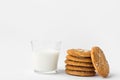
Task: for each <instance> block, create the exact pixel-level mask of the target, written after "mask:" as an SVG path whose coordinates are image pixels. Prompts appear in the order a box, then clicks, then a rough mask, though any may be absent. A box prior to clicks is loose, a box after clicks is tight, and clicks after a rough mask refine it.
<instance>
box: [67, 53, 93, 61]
mask: <svg viewBox="0 0 120 80" xmlns="http://www.w3.org/2000/svg"><path fill="white" fill-rule="evenodd" d="M66 58H67V59H68V60H72V61H78V62H92V60H91V58H89V57H75V56H71V55H67V56H66Z"/></svg>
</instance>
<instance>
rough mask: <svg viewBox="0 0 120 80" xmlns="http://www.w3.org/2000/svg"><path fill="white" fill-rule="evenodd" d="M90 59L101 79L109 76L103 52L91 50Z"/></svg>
mask: <svg viewBox="0 0 120 80" xmlns="http://www.w3.org/2000/svg"><path fill="white" fill-rule="evenodd" d="M91 59H92V63H93V66H94V67H95V69H96V71H97V72H98V74H99V75H100V76H102V77H107V76H108V74H109V65H108V62H107V60H106V58H105V55H104V53H103V51H102V50H101V49H100V48H99V47H93V48H92V50H91Z"/></svg>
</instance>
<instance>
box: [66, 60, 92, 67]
mask: <svg viewBox="0 0 120 80" xmlns="http://www.w3.org/2000/svg"><path fill="white" fill-rule="evenodd" d="M65 63H66V64H68V65H73V66H84V67H93V64H92V63H87V62H76V61H71V60H65Z"/></svg>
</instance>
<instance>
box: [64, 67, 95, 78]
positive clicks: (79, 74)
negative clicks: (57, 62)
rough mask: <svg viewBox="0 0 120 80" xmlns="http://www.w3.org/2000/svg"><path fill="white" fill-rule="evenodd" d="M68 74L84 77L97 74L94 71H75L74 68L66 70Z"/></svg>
mask: <svg viewBox="0 0 120 80" xmlns="http://www.w3.org/2000/svg"><path fill="white" fill-rule="evenodd" d="M65 72H66V73H67V74H70V75H75V76H83V77H89V76H95V74H96V73H95V72H94V71H73V70H67V69H66V70H65Z"/></svg>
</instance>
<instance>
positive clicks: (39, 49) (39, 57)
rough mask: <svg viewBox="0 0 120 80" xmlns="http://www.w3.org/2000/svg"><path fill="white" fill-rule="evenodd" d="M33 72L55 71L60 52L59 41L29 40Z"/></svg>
mask: <svg viewBox="0 0 120 80" xmlns="http://www.w3.org/2000/svg"><path fill="white" fill-rule="evenodd" d="M31 45H32V50H33V68H34V71H35V72H40V73H56V71H57V64H58V57H59V53H60V47H61V42H60V41H56V42H55V41H40V40H33V41H31Z"/></svg>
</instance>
